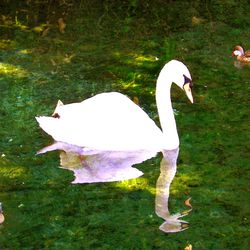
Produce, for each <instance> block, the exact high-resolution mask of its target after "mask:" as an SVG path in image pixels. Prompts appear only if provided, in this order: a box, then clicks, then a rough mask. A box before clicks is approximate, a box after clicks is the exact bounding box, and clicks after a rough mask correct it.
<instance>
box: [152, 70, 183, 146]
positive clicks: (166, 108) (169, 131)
mask: <svg viewBox="0 0 250 250" xmlns="http://www.w3.org/2000/svg"><path fill="white" fill-rule="evenodd" d="M171 85H172V82H171V81H169V80H167V78H166V77H163V76H161V74H160V75H159V77H158V80H157V85H156V104H157V109H158V114H159V119H160V123H161V128H162V132H163V140H164V142H163V143H164V149H168V150H169V149H175V148H177V147H178V146H179V136H178V132H177V128H176V122H175V117H174V112H173V108H172V103H171V95H170V90H171Z"/></svg>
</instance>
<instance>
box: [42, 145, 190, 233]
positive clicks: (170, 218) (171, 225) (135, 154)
mask: <svg viewBox="0 0 250 250" xmlns="http://www.w3.org/2000/svg"><path fill="white" fill-rule="evenodd" d="M49 147H50V148H49V149H48V147H46V148H44V149H43V150H54V149H60V150H63V151H61V152H60V164H61V167H62V168H64V169H68V170H71V171H73V172H74V176H75V179H74V181H73V182H72V183H74V184H77V183H96V182H113V181H123V180H128V179H133V178H137V177H140V176H141V175H143V172H141V171H140V170H138V169H137V168H135V167H132V165H133V164H135V163H138V162H140V161H141V160H142V158H143V157H142V155H144V154H146V153H147V152H146V151H144V152H142V151H131V152H116V151H106V152H102V154H100V153H98V152H94V151H93V152H92V154H91V153H90V152H89V153H90V154H89V155H88V156H80V155H79V150H82V149H81V148H79V147H76V146H74V145H70V144H67V143H62V142H55V143H54V144H52V145H51V146H49ZM38 153H43V151H40V152H38ZM162 153H163V158H162V160H161V164H160V175H159V177H158V180H157V182H156V197H155V213H156V215H157V216H159V217H160V218H162V219H164V222H163V224H162V225H161V226H160V227H159V228H160V230H161V231H163V232H166V233H176V232H180V231H183V230H186V229H187V228H188V223H187V222H186V221H184V220H181V219H180V218H182V217H183V216H185V215H187V214H189V212H191V210H192V207H191V205H190V204H189V202H188V203H187V204H186V205H187V206H189V209H188V210H185V211H183V212H181V213H176V214H170V212H169V208H168V204H169V194H170V185H171V183H172V181H173V179H174V176H175V174H176V170H177V164H176V162H177V158H178V153H179V148H177V149H174V150H164V151H163V152H162ZM144 156H145V155H144Z"/></svg>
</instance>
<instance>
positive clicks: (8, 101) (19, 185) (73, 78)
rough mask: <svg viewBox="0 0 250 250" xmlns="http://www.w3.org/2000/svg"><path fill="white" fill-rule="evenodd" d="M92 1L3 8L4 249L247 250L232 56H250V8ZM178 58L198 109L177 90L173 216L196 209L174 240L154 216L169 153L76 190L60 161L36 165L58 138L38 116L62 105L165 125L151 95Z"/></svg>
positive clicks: (0, 184)
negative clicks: (88, 104)
mask: <svg viewBox="0 0 250 250" xmlns="http://www.w3.org/2000/svg"><path fill="white" fill-rule="evenodd" d="M92 2H93V1H92ZM92 2H91V1H87V0H85V1H81V3H80V4H76V3H75V2H74V1H59V3H60V4H59V5H58V6H57V5H54V4H53V3H52V1H34V3H30V2H20V4H19V5H17V4H15V3H12V6H11V5H8V1H3V3H2V4H1V7H2V8H1V9H2V16H1V18H2V19H1V20H0V28H1V30H0V32H1V33H0V34H1V40H0V46H1V52H0V59H1V62H0V74H1V75H0V93H1V107H0V124H1V134H0V136H1V141H0V143H1V144H0V202H1V203H2V209H3V214H4V217H5V221H4V222H3V223H2V224H1V225H0V248H1V249H58V248H64V249H184V248H185V247H187V246H188V245H189V244H190V245H192V247H193V249H248V246H249V204H248V199H247V198H248V197H247V193H248V192H249V174H248V170H249V166H248V164H249V160H248V159H249V158H248V155H249V153H248V152H249V145H248V141H249V140H248V139H249V136H248V131H247V130H248V128H249V94H248V93H249V82H250V80H249V79H250V78H249V75H250V67H249V66H248V65H243V67H235V60H236V59H235V58H232V57H231V54H232V49H233V47H234V46H235V45H238V44H239V45H242V46H243V47H244V48H246V49H249V48H250V44H249V43H248V42H247V41H249V39H250V28H249V27H250V23H249V22H250V21H249V18H247V13H249V11H250V6H249V4H247V1H241V2H240V3H238V2H237V3H236V2H235V1H225V2H224V3H221V2H219V1H218V2H216V1H215V2H216V3H214V4H213V3H210V4H208V3H203V2H202V1H192V2H191V3H190V2H189V1H187V2H185V1H160V0H157V1H153V2H151V1H143V3H142V2H140V1H122V2H121V3H119V4H118V3H117V2H116V1H105V2H104V3H99V2H98V1H94V3H92ZM42 3H43V4H42ZM10 6H11V7H12V8H10ZM236 8H237V13H236V12H235V9H236ZM180 10H185V11H181V12H180ZM60 18H63V22H64V24H66V26H65V25H63V26H62V24H61V26H60V24H59V26H58V20H59V19H60ZM60 20H61V21H62V19H60ZM61 21H59V23H60V22H61ZM171 59H178V60H180V61H182V62H184V63H185V64H186V65H187V67H188V68H189V70H190V72H191V75H192V79H193V83H194V87H193V95H194V104H190V103H189V102H188V100H187V98H186V97H185V95H184V94H183V92H182V91H181V90H180V89H179V88H178V87H176V86H172V93H171V95H172V104H173V108H174V113H175V119H176V123H177V128H178V133H179V137H180V149H179V150H180V151H179V156H178V160H177V173H176V175H175V177H174V180H173V182H172V184H171V188H170V197H169V210H170V213H173V214H175V213H179V212H182V211H184V210H186V209H187V206H186V205H185V203H184V202H185V201H186V200H187V199H188V198H189V197H192V199H191V201H190V202H191V205H192V208H193V210H192V212H191V213H189V214H188V215H187V216H186V217H185V221H187V222H188V223H189V228H188V229H187V230H185V231H183V232H179V233H173V234H166V233H164V232H162V231H160V230H159V226H160V225H161V224H162V223H163V220H162V219H161V218H159V217H158V216H157V215H156V214H155V195H156V182H157V179H158V177H159V174H160V164H161V160H162V154H160V153H159V154H158V155H157V157H155V158H152V159H149V160H147V161H145V162H143V163H141V164H138V165H136V168H138V169H139V170H140V171H142V172H143V173H144V175H143V176H141V177H139V178H136V179H132V180H127V181H120V182H110V183H92V184H72V183H71V182H72V181H73V180H74V175H73V172H72V171H68V170H65V169H62V168H59V166H60V159H59V153H58V152H55V151H54V152H49V153H47V154H44V155H36V152H37V151H38V150H39V149H41V148H42V147H44V146H46V145H49V144H50V143H52V142H53V140H52V138H51V137H50V136H48V135H47V134H45V133H44V132H43V131H42V130H41V129H40V128H39V126H38V124H37V122H36V120H35V116H39V115H48V116H50V115H51V114H52V113H53V111H54V108H55V106H56V103H57V101H58V99H60V100H61V101H63V103H65V104H68V103H72V102H80V101H82V100H84V99H86V98H89V97H91V96H94V95H95V94H98V93H101V92H108V91H118V92H121V93H123V94H125V95H127V96H128V97H129V98H131V99H132V100H134V101H135V102H137V103H139V105H140V107H142V108H143V110H144V111H146V113H147V114H149V116H150V117H151V118H152V119H153V120H154V121H155V122H156V123H157V124H158V125H159V118H158V114H157V108H156V104H155V83H156V79H157V76H158V74H159V72H160V70H161V68H162V67H163V65H164V64H165V63H166V62H167V61H169V60H171ZM131 143H133V142H131Z"/></svg>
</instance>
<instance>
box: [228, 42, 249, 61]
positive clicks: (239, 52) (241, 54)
mask: <svg viewBox="0 0 250 250" xmlns="http://www.w3.org/2000/svg"><path fill="white" fill-rule="evenodd" d="M232 55H233V56H236V58H237V60H238V61H240V62H244V63H250V50H246V51H244V49H243V48H242V47H241V46H239V45H237V46H235V47H234V50H233V54H232Z"/></svg>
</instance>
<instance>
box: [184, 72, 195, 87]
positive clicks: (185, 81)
mask: <svg viewBox="0 0 250 250" xmlns="http://www.w3.org/2000/svg"><path fill="white" fill-rule="evenodd" d="M183 76H184V84H183V88H184V85H185V84H189V87H190V88H191V89H192V87H193V83H192V80H191V79H189V78H188V77H187V76H185V75H183Z"/></svg>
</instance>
